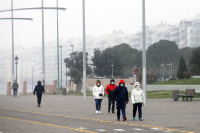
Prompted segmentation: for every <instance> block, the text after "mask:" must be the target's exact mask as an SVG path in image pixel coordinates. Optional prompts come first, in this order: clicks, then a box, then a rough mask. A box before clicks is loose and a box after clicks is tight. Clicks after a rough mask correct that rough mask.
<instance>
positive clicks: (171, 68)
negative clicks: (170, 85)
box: [170, 63, 173, 78]
mask: <svg viewBox="0 0 200 133" xmlns="http://www.w3.org/2000/svg"><path fill="white" fill-rule="evenodd" d="M170 65H171V78H172V76H173V74H172V72H173V71H172V65H173V63H171V64H170Z"/></svg>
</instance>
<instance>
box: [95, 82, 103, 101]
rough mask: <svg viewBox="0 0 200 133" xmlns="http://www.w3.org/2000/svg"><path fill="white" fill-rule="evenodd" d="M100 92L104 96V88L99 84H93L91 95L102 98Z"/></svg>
mask: <svg viewBox="0 0 200 133" xmlns="http://www.w3.org/2000/svg"><path fill="white" fill-rule="evenodd" d="M100 93H102V94H103V96H104V88H103V86H102V85H100V86H99V87H98V86H96V85H95V86H94V87H93V96H94V99H103V96H99V94H100Z"/></svg>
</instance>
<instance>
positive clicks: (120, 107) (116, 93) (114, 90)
mask: <svg viewBox="0 0 200 133" xmlns="http://www.w3.org/2000/svg"><path fill="white" fill-rule="evenodd" d="M105 92H106V94H107V95H108V113H110V112H111V111H112V113H115V103H116V109H117V120H118V121H120V114H121V112H122V116H123V121H126V120H127V117H126V104H128V103H129V96H128V90H127V87H126V86H125V82H124V80H123V79H121V80H120V81H119V85H118V86H117V85H115V80H114V79H111V80H110V84H109V85H107V87H106V89H105ZM93 96H94V99H95V103H96V113H101V111H100V110H101V102H102V99H103V96H104V87H103V86H102V85H101V81H100V80H97V81H96V85H95V86H94V87H93ZM131 101H132V104H133V120H135V116H136V112H137V110H138V113H139V120H140V121H142V105H144V92H143V90H142V89H141V85H140V83H139V82H136V83H135V85H134V89H133V90H132V92H131Z"/></svg>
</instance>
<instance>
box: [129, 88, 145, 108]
mask: <svg viewBox="0 0 200 133" xmlns="http://www.w3.org/2000/svg"><path fill="white" fill-rule="evenodd" d="M131 100H132V103H133V104H135V103H144V92H143V90H142V89H141V88H140V87H136V88H134V89H133V90H132V92H131Z"/></svg>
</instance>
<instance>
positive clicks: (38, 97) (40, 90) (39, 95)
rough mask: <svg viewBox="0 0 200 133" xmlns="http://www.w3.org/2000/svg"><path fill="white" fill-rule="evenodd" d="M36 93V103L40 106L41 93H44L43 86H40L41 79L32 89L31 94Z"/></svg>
mask: <svg viewBox="0 0 200 133" xmlns="http://www.w3.org/2000/svg"><path fill="white" fill-rule="evenodd" d="M35 93H36V94H37V103H38V107H41V106H40V104H41V99H42V94H43V93H45V90H44V86H42V84H41V81H38V82H37V85H36V86H35V89H34V91H33V94H34V95H35Z"/></svg>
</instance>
